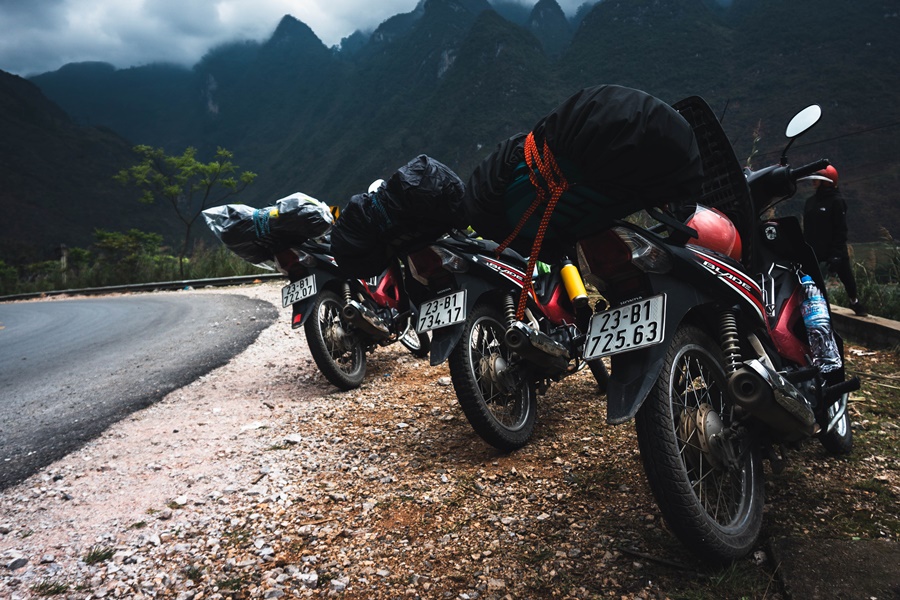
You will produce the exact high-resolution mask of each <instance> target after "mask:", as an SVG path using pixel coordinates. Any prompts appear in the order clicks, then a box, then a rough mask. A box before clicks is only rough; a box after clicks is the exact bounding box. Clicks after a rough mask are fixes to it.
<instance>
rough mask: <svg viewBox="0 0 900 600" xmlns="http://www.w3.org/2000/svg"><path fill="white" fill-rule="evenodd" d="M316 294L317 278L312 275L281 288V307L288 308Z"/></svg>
mask: <svg viewBox="0 0 900 600" xmlns="http://www.w3.org/2000/svg"><path fill="white" fill-rule="evenodd" d="M315 294H316V276H315V275H310V276H308V277H304V278H303V279H300V280H299V281H295V282H294V283H292V284H290V285H286V286H284V287H283V288H281V306H284V307H287V306H290V305H291V304H294V303H295V302H300V301H301V300H303V299H305V298H309V297H310V296H315Z"/></svg>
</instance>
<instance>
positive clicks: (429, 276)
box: [407, 246, 469, 285]
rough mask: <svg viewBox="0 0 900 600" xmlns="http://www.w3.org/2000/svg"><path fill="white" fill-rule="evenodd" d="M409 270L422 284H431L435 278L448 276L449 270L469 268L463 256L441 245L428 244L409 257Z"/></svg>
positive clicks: (451, 271) (460, 270) (455, 271)
mask: <svg viewBox="0 0 900 600" xmlns="http://www.w3.org/2000/svg"><path fill="white" fill-rule="evenodd" d="M407 262H408V263H409V271H410V274H411V275H412V276H413V279H415V280H416V281H418V282H419V283H421V284H422V285H429V281H430V280H433V279H438V278H441V279H443V278H444V277H446V275H447V272H448V271H449V272H450V273H463V272H465V271H467V270H468V269H469V266H468V264H466V261H465V259H464V258H462V257H461V256H459V255H457V254H454V253H453V252H450V251H449V250H447V249H446V248H442V247H441V246H428V247H427V248H424V249H422V250H419V251H417V252H414V253H412V254H410V255H409V256H408V257H407Z"/></svg>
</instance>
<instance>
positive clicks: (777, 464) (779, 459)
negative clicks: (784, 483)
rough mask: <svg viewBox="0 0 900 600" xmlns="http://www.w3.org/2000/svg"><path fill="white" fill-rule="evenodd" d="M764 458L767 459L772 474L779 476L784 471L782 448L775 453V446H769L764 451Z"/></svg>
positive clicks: (784, 463) (784, 462)
mask: <svg viewBox="0 0 900 600" xmlns="http://www.w3.org/2000/svg"><path fill="white" fill-rule="evenodd" d="M766 458H767V459H769V463H770V464H771V465H772V472H773V473H775V474H776V475H778V474H780V473H781V472H782V471H784V467H785V466H786V465H787V458H785V453H784V448H781V452H780V453H778V452H775V446H771V445H770V446H769V447H768V448H767V449H766Z"/></svg>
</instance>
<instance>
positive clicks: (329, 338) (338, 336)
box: [322, 323, 350, 352]
mask: <svg viewBox="0 0 900 600" xmlns="http://www.w3.org/2000/svg"><path fill="white" fill-rule="evenodd" d="M322 337H323V338H325V343H326V344H328V347H329V348H334V349H335V350H340V351H341V352H346V351H347V350H348V349H349V346H350V342H349V339H348V336H347V332H346V331H344V328H343V327H342V326H341V324H340V323H329V324H328V326H327V327H326V328H325V330H324V331H323V332H322Z"/></svg>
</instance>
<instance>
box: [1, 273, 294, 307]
mask: <svg viewBox="0 0 900 600" xmlns="http://www.w3.org/2000/svg"><path fill="white" fill-rule="evenodd" d="M283 278H284V275H282V274H281V273H260V274H258V275H239V276H235V277H213V278H210V279H184V280H182V281H156V282H153V283H132V284H128V285H112V286H107V287H94V288H80V289H73V290H54V291H49V292H31V293H28V294H14V295H12V296H0V302H6V301H12V300H30V299H34V298H46V297H48V296H62V295H67V294H68V295H73V296H89V295H92V294H114V293H117V292H153V291H156V290H180V289H184V288H186V287H221V286H229V285H243V284H247V283H253V282H254V281H257V280H260V281H266V280H270V279H283Z"/></svg>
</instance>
